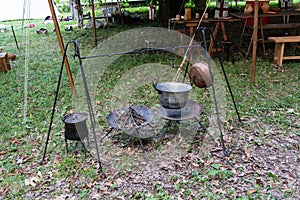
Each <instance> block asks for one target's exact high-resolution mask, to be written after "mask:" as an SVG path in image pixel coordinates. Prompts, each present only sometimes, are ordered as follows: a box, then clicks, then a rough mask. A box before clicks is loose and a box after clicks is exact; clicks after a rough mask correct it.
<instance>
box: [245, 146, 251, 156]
mask: <svg viewBox="0 0 300 200" xmlns="http://www.w3.org/2000/svg"><path fill="white" fill-rule="evenodd" d="M244 152H245V155H246V157H247V158H250V157H251V149H250V148H249V147H244Z"/></svg>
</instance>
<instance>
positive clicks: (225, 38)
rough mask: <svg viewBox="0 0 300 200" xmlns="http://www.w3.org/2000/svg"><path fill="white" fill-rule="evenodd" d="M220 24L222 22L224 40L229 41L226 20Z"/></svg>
mask: <svg viewBox="0 0 300 200" xmlns="http://www.w3.org/2000/svg"><path fill="white" fill-rule="evenodd" d="M220 24H221V30H222V33H223V40H224V42H227V41H228V38H227V33H226V29H225V24H224V22H221V23H220Z"/></svg>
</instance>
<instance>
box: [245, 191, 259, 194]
mask: <svg viewBox="0 0 300 200" xmlns="http://www.w3.org/2000/svg"><path fill="white" fill-rule="evenodd" d="M256 192H257V190H249V191H248V192H247V193H248V194H254V193H256Z"/></svg>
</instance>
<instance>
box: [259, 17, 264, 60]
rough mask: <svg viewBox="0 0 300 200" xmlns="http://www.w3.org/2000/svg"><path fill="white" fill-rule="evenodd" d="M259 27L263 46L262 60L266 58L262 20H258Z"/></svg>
mask: <svg viewBox="0 0 300 200" xmlns="http://www.w3.org/2000/svg"><path fill="white" fill-rule="evenodd" d="M259 26H260V34H261V40H262V45H263V52H264V53H263V54H264V58H265V57H266V46H265V37H264V29H263V25H262V19H261V18H259Z"/></svg>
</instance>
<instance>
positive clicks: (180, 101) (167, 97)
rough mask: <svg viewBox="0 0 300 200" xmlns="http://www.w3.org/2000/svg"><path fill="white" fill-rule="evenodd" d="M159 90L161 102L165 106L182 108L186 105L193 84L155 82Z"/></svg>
mask: <svg viewBox="0 0 300 200" xmlns="http://www.w3.org/2000/svg"><path fill="white" fill-rule="evenodd" d="M153 86H154V88H155V90H156V91H157V92H158V97H159V103H160V105H161V106H162V107H164V108H169V109H180V108H183V107H184V106H185V105H186V102H187V100H188V95H189V92H190V91H191V90H192V86H190V85H188V84H185V83H179V82H163V83H157V84H153Z"/></svg>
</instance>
